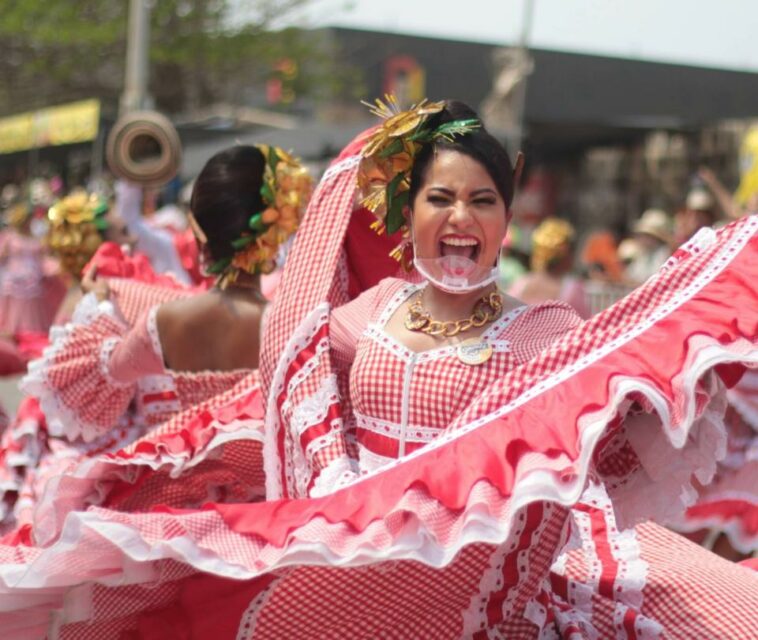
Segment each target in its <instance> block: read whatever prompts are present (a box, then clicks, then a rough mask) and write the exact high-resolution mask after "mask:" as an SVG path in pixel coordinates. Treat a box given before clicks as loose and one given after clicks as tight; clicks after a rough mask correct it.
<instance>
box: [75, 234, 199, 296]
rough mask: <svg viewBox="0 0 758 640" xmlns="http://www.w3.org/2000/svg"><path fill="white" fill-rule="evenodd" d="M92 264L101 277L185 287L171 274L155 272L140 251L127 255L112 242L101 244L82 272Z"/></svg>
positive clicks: (178, 287) (176, 287)
mask: <svg viewBox="0 0 758 640" xmlns="http://www.w3.org/2000/svg"><path fill="white" fill-rule="evenodd" d="M92 266H96V267H97V274H98V276H100V277H103V278H124V279H129V280H135V281H137V282H142V283H144V284H153V285H159V286H162V287H170V288H175V289H186V288H187V287H185V286H184V285H182V284H180V283H178V282H177V281H176V280H175V279H174V278H172V277H171V276H168V275H163V274H158V273H155V271H153V267H152V266H151V265H150V261H149V260H148V259H147V257H146V256H144V255H142V254H140V253H137V254H134V255H131V256H130V255H127V254H125V253H124V252H123V251H122V249H121V247H119V246H118V245H117V244H115V243H113V242H104V243H103V244H101V245H100V247H99V248H98V250H97V252H96V253H95V255H94V256H93V257H92V260H90V261H89V263H87V265H86V266H85V267H84V269H83V270H82V273H86V272H87V270H88V269H90V268H92Z"/></svg>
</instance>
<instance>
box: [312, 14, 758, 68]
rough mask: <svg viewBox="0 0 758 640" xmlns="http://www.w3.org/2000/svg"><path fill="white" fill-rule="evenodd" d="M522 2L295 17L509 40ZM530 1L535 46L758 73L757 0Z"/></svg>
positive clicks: (519, 22)
mask: <svg viewBox="0 0 758 640" xmlns="http://www.w3.org/2000/svg"><path fill="white" fill-rule="evenodd" d="M528 1H529V0H464V1H460V0H459V1H454V0H312V2H310V3H309V4H308V7H307V8H306V9H304V10H303V11H302V13H301V14H300V15H299V16H298V21H299V23H301V24H304V25H308V26H327V25H328V26H347V27H354V28H361V29H369V30H375V31H389V32H396V33H406V34H414V35H428V36H433V37H443V38H450V39H454V40H472V41H477V42H487V43H492V44H503V45H509V44H514V43H516V42H517V41H518V39H519V35H520V32H521V28H522V26H521V25H522V16H523V13H524V9H523V8H524V6H525V2H528ZM533 2H534V5H533V21H532V28H531V33H530V36H529V44H530V46H533V47H536V48H541V49H554V50H561V51H572V52H578V53H596V54H601V55H610V56H617V57H623V58H635V59H642V60H657V61H661V62H674V63H683V64H692V65H696V66H708V67H717V68H726V69H739V70H749V71H755V72H758V0H717V1H713V0H710V1H705V0H533ZM757 81H758V78H757Z"/></svg>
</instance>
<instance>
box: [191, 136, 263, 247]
mask: <svg viewBox="0 0 758 640" xmlns="http://www.w3.org/2000/svg"><path fill="white" fill-rule="evenodd" d="M265 166H266V161H265V158H264V157H263V154H262V153H261V151H260V150H259V149H258V148H257V147H253V146H249V145H240V146H236V147H231V148H230V149H226V150H224V151H220V152H219V153H217V154H216V155H215V156H213V157H212V158H211V159H210V160H208V162H207V163H206V164H205V166H204V167H203V170H202V171H201V172H200V175H198V177H197V179H196V180H195V186H194V187H193V189H192V198H191V199H190V210H191V211H192V215H193V216H195V220H197V223H198V224H199V225H200V228H201V229H202V230H203V232H204V233H205V235H206V236H207V237H208V245H207V247H208V251H209V253H210V257H211V258H212V259H213V260H222V259H223V258H230V257H231V256H232V255H233V254H234V252H235V251H236V250H235V248H234V247H233V246H232V242H233V241H234V240H237V239H238V238H239V237H240V236H241V235H242V232H243V231H245V230H246V229H247V228H248V223H249V221H250V217H251V216H252V215H253V214H255V213H258V212H260V211H263V210H264V209H265V208H266V205H265V204H264V202H263V198H262V197H261V185H262V183H263V170H264V169H265Z"/></svg>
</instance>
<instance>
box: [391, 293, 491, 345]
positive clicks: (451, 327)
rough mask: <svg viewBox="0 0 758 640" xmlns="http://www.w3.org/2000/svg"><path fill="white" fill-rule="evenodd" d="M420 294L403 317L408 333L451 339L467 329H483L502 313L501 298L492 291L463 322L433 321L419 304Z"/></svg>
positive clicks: (478, 302)
mask: <svg viewBox="0 0 758 640" xmlns="http://www.w3.org/2000/svg"><path fill="white" fill-rule="evenodd" d="M421 294H422V292H419V294H418V295H417V296H416V299H415V300H414V301H413V302H412V303H411V305H410V307H408V313H407V315H406V316H405V328H406V329H408V330H409V331H421V332H422V333H426V334H427V335H430V336H439V337H442V338H452V337H453V336H457V335H458V334H459V333H464V332H465V331H468V330H469V329H473V328H475V327H476V328H478V327H483V326H484V325H485V324H487V323H489V322H492V321H493V320H495V319H496V318H498V317H499V316H500V314H501V313H502V311H503V297H502V296H501V295H500V294H499V293H498V292H497V291H493V292H492V293H489V294H487V295H485V296H483V297H482V298H480V299H479V300H477V302H476V304H475V305H474V311H473V313H472V314H471V315H470V316H469V317H468V318H464V319H463V320H434V319H433V318H432V316H431V314H430V313H429V312H428V311H427V310H426V309H424V307H423V306H422V304H421Z"/></svg>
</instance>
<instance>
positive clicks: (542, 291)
mask: <svg viewBox="0 0 758 640" xmlns="http://www.w3.org/2000/svg"><path fill="white" fill-rule="evenodd" d="M742 200H743V203H742V204H740V203H739V201H738V199H736V198H735V197H733V195H732V194H731V193H730V192H729V191H728V190H727V189H726V187H724V185H723V184H722V183H721V182H720V181H719V179H718V178H717V177H716V175H715V174H714V173H713V172H712V171H711V170H709V169H707V168H701V169H700V170H699V171H698V175H697V186H696V187H694V188H692V189H691V190H690V191H689V192H688V193H685V194H682V200H681V206H680V207H679V208H678V209H677V210H676V211H674V212H668V211H665V210H663V209H659V208H650V209H647V210H645V211H641V212H640V215H639V217H638V218H637V219H636V220H635V221H634V222H633V224H632V225H631V228H629V230H628V232H627V233H626V234H625V235H623V236H619V235H618V234H617V233H614V231H613V230H611V229H610V228H605V229H602V228H601V229H589V230H584V233H582V234H580V233H579V231H578V230H577V229H576V228H575V227H574V226H573V225H572V224H571V223H570V222H568V221H567V220H564V219H561V218H558V217H549V218H546V219H544V220H542V221H541V222H539V223H538V224H536V226H529V225H526V224H523V223H520V222H519V221H518V216H517V220H516V221H515V222H514V223H513V224H512V225H511V227H510V228H509V231H508V235H507V236H506V238H505V241H504V242H503V247H502V251H501V256H500V286H501V287H502V288H503V289H504V290H506V291H508V292H509V293H510V294H511V295H513V296H515V297H517V298H520V299H522V300H524V301H525V302H529V303H536V302H540V301H543V300H548V299H553V300H562V301H564V302H566V303H568V304H570V305H571V306H573V307H574V308H575V309H576V310H577V311H578V312H579V313H580V315H582V316H583V317H585V318H587V317H589V316H591V315H593V314H595V313H597V312H599V311H601V310H602V309H605V308H606V307H608V306H610V305H611V304H613V302H615V301H616V300H618V299H620V298H622V297H623V296H624V295H626V294H627V293H629V292H630V291H631V290H632V289H634V288H635V287H637V286H639V285H640V284H642V283H643V282H645V281H646V280H647V279H648V278H650V277H651V276H653V275H654V274H655V273H656V272H657V271H658V270H659V269H660V268H661V267H662V266H663V265H664V264H665V262H666V261H667V260H668V259H669V258H670V257H671V255H672V254H673V253H674V251H675V250H676V248H677V247H679V246H681V245H682V244H684V243H686V242H687V241H689V240H690V239H691V238H692V237H693V236H695V234H697V233H698V231H700V230H701V229H703V228H704V227H719V226H722V225H725V224H727V223H729V222H730V221H731V220H735V219H737V218H739V217H741V216H743V215H750V214H753V213H758V190H756V191H755V192H753V193H750V194H748V195H747V196H745V197H744V198H743V199H742Z"/></svg>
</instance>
